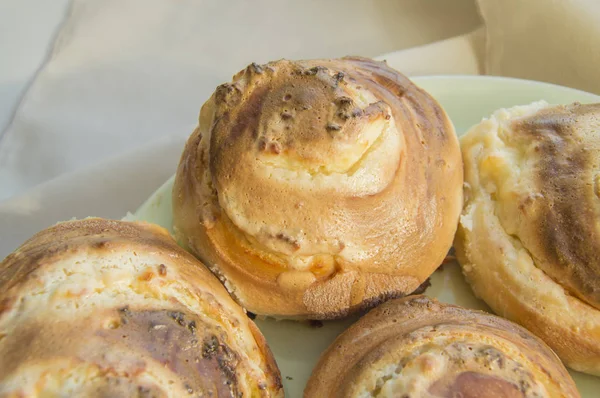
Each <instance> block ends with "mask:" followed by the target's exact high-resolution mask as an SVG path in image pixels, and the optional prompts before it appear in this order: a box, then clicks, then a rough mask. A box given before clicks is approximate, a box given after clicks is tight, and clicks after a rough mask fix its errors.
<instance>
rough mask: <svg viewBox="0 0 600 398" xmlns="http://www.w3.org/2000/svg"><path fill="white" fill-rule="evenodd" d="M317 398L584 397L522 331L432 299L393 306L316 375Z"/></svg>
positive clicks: (349, 338) (361, 327)
mask: <svg viewBox="0 0 600 398" xmlns="http://www.w3.org/2000/svg"><path fill="white" fill-rule="evenodd" d="M304 397H305V398H313V397H315V398H316V397H332V398H333V397H448V398H453V397H461V398H499V397H504V398H517V397H518V398H526V397H527V398H529V397H536V398H542V397H548V398H549V397H579V393H578V392H577V389H576V387H575V383H574V382H573V380H572V379H571V376H570V375H569V373H568V372H567V370H566V369H565V368H564V366H563V365H562V363H561V362H560V360H559V359H558V357H557V356H556V355H555V354H554V353H553V352H552V350H551V349H550V348H548V347H547V346H546V345H545V344H544V343H543V342H542V341H541V340H539V339H538V338H536V337H535V336H533V335H532V334H531V333H529V332H528V331H527V330H525V329H523V328H522V327H520V326H518V325H516V324H514V323H511V322H509V321H507V320H505V319H502V318H499V317H496V316H493V315H490V314H488V313H485V312H481V311H475V310H470V309H466V308H462V307H458V306H454V305H447V304H441V303H439V302H437V301H436V300H433V299H429V298H427V297H425V296H410V297H406V298H403V299H396V300H392V301H388V302H387V303H385V304H382V305H381V306H379V307H377V308H375V309H374V310H372V311H371V312H369V313H368V314H367V315H365V316H364V317H362V318H361V319H360V320H359V321H358V322H356V323H355V324H354V325H352V326H351V327H350V328H349V329H348V330H346V331H345V332H344V333H342V334H341V335H340V336H339V337H338V338H337V339H336V340H335V341H334V342H333V343H332V344H331V346H330V347H329V348H328V349H327V351H325V352H324V353H323V355H322V356H321V359H320V360H319V363H318V364H317V366H316V367H315V369H314V370H313V373H312V376H311V377H310V379H309V381H308V384H307V386H306V390H305V391H304Z"/></svg>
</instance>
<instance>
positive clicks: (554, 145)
mask: <svg viewBox="0 0 600 398" xmlns="http://www.w3.org/2000/svg"><path fill="white" fill-rule="evenodd" d="M599 126H600V104H595V105H579V104H573V105H569V106H552V107H551V106H548V105H547V104H544V103H536V104H532V105H531V106H528V107H516V108H512V109H510V110H501V111H498V112H496V113H495V114H494V115H493V116H492V117H491V118H490V119H489V120H485V121H484V122H482V123H481V124H480V125H478V126H475V127H474V128H473V129H472V130H471V131H470V132H469V133H467V134H466V135H465V136H464V137H463V138H462V141H461V144H462V150H463V157H464V159H465V183H466V190H465V198H466V200H465V207H464V210H463V216H462V217H461V224H460V226H459V230H458V233H457V236H456V241H455V246H456V249H457V256H458V259H459V261H460V263H461V265H462V267H463V272H464V273H465V276H466V277H467V280H468V281H469V282H470V283H471V285H472V286H473V289H474V291H475V293H476V294H477V295H478V296H479V297H481V298H482V299H483V300H485V301H486V302H487V304H488V305H489V306H490V307H491V308H492V309H493V310H494V311H495V312H496V313H498V314H499V315H501V316H504V317H507V318H509V319H511V320H513V321H515V322H518V323H520V324H522V325H523V326H525V327H526V328H528V329H529V330H531V331H532V332H533V333H535V334H536V335H537V336H539V337H541V338H542V339H543V340H544V341H545V342H546V343H547V344H548V345H550V346H551V347H552V348H553V349H554V350H555V351H556V352H557V354H558V355H559V356H560V357H561V359H562V360H563V361H564V362H565V363H566V364H567V365H568V366H570V367H572V368H574V369H576V370H579V371H583V372H587V373H591V374H595V375H600V310H599V307H598V304H599V298H600V258H599V257H598V254H597V253H598V248H599V247H600V232H599V231H600V227H599V224H598V223H597V220H598V219H600V200H599V198H598V195H597V192H598V190H597V187H598V184H597V173H598V164H599V163H598V162H599V159H600V139H599V138H598V132H599V131H600V127H599Z"/></svg>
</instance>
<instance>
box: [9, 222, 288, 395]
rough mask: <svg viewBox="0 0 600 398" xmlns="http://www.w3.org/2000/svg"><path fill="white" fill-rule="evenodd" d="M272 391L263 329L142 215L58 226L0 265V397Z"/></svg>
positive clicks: (275, 381)
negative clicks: (140, 217) (137, 218)
mask: <svg viewBox="0 0 600 398" xmlns="http://www.w3.org/2000/svg"><path fill="white" fill-rule="evenodd" d="M203 394H204V395H211V396H219V397H238V396H240V395H241V394H243V396H263V397H271V396H282V395H283V389H282V387H281V380H280V376H279V371H278V369H277V366H276V364H275V362H274V359H273V357H272V355H271V353H270V351H269V349H268V347H267V346H266V343H265V341H264V338H263V336H262V335H261V334H260V332H259V331H258V329H257V328H256V326H255V325H254V323H253V322H252V321H250V320H249V319H248V317H247V316H246V315H245V313H244V311H243V310H242V309H241V308H240V307H239V306H238V305H237V304H236V303H235V302H233V300H232V299H231V298H230V297H229V295H228V293H227V292H226V291H225V289H224V288H223V286H222V285H221V284H220V283H219V282H218V280H216V278H215V277H214V276H213V275H211V274H210V272H209V271H208V270H207V269H205V268H204V267H203V266H202V264H201V263H200V262H198V261H197V260H195V259H194V258H193V257H192V256H191V255H189V254H188V253H186V252H185V251H183V250H182V249H180V248H179V247H178V246H177V245H176V244H175V242H174V241H173V240H172V239H171V238H170V236H169V235H168V233H167V232H166V231H165V230H163V229H162V228H159V227H156V226H152V225H150V224H140V223H128V222H119V221H111V220H103V219H86V220H82V221H72V222H65V223H61V224H58V225H56V226H54V227H52V228H49V229H47V230H44V231H42V232H40V233H39V234H37V235H36V236H34V237H33V238H31V239H30V240H28V241H27V242H25V243H24V244H23V245H22V246H21V247H20V248H19V249H17V250H16V251H15V252H14V253H12V254H11V255H9V256H8V257H7V258H6V259H5V260H4V261H3V262H2V263H1V264H0V396H27V397H36V396H65V395H68V396H89V397H107V396H110V397H126V396H127V397H129V396H138V397H182V396H201V395H203Z"/></svg>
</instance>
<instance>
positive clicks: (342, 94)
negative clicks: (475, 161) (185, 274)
mask: <svg viewBox="0 0 600 398" xmlns="http://www.w3.org/2000/svg"><path fill="white" fill-rule="evenodd" d="M461 166H462V163H461V158H460V151H459V147H458V141H457V138H456V136H455V133H454V129H453V127H452V124H451V122H450V121H449V119H448V117H447V116H446V114H445V112H444V111H443V109H442V108H441V107H440V105H439V104H438V103H437V102H436V101H435V100H434V99H432V98H431V97H430V96H429V95H428V94H426V93H425V92H424V91H423V90H421V89H419V88H418V87H416V86H415V85H414V84H412V83H411V82H410V81H409V80H408V79H407V78H405V77H404V76H402V75H401V74H400V73H398V72H396V71H394V70H392V69H391V68H389V67H387V66H386V65H385V64H384V63H380V62H375V61H372V60H368V59H364V58H344V59H341V60H313V61H297V62H293V61H286V60H282V61H277V62H272V63H269V64H266V65H262V66H259V65H256V64H252V65H250V66H249V67H248V68H246V69H245V70H243V71H242V72H240V73H239V74H237V75H236V76H235V77H234V79H233V82H232V83H229V84H224V85H222V86H219V88H218V89H217V90H216V92H215V93H214V95H213V96H212V97H211V98H210V100H209V101H208V102H207V103H206V104H205V105H204V106H203V108H202V111H201V113H200V122H199V126H198V128H197V129H196V131H195V132H194V134H193V135H192V136H191V137H190V139H189V141H188V143H187V145H186V148H185V150H184V153H183V155H182V158H181V163H180V166H179V169H178V172H177V177H176V181H175V188H174V192H173V199H174V201H173V202H174V220H175V221H174V223H175V229H176V231H177V234H178V238H179V239H181V241H182V242H184V243H185V244H187V245H188V246H189V247H190V248H191V249H192V251H194V252H195V253H196V254H197V255H198V256H199V257H200V258H202V259H203V260H205V262H206V263H207V264H209V266H210V267H211V269H213V271H215V272H217V273H218V274H219V275H220V276H221V277H222V279H224V280H227V281H229V284H228V285H227V286H228V288H229V289H230V290H231V291H232V292H233V294H234V295H235V297H236V298H237V299H238V300H239V301H240V302H241V303H242V304H243V305H244V306H246V307H247V308H248V309H249V310H251V311H253V312H256V313H259V314H267V315H278V316H308V317H316V318H326V317H331V316H336V315H338V316H339V315H341V314H344V313H346V312H347V311H348V310H349V309H351V308H358V307H361V306H364V305H365V304H366V303H368V302H375V301H377V300H379V299H381V298H382V297H385V296H389V295H402V294H405V293H409V292H411V291H412V290H414V289H415V288H416V287H417V286H418V285H419V284H420V283H421V282H422V281H423V280H424V279H425V278H426V277H427V276H429V275H430V274H431V272H433V270H434V269H435V268H436V267H437V266H438V265H439V263H440V262H441V260H442V259H443V257H444V255H445V254H446V252H447V249H448V248H449V246H450V244H451V240H452V237H453V234H454V232H455V229H456V222H457V219H458V215H459V212H460V206H461V204H462V197H461V184H462V171H461Z"/></svg>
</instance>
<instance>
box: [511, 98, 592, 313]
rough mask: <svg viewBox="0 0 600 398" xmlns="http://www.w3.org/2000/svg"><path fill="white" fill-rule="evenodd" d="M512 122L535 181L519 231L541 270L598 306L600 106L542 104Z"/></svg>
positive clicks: (522, 203) (525, 201)
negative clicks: (544, 106) (537, 108)
mask: <svg viewBox="0 0 600 398" xmlns="http://www.w3.org/2000/svg"><path fill="white" fill-rule="evenodd" d="M512 127H513V132H512V137H513V138H512V139H513V140H514V141H513V143H511V145H515V147H516V148H518V149H519V151H520V152H521V154H522V156H527V158H528V159H529V160H528V167H529V168H530V169H529V170H528V171H527V173H528V180H529V181H530V183H531V184H532V186H530V187H529V192H530V194H529V195H527V196H525V197H524V198H521V199H522V200H521V201H520V203H519V206H520V207H521V209H522V211H523V213H524V215H525V217H520V218H519V221H520V222H518V221H517V223H518V225H516V228H517V235H518V236H519V237H520V239H521V242H522V243H523V245H524V246H525V247H526V248H527V250H529V251H530V252H531V254H532V256H533V258H534V260H535V263H536V265H537V266H538V267H539V268H541V269H542V270H543V271H544V272H546V273H547V274H548V275H550V276H551V277H552V278H553V279H555V280H557V281H559V282H560V284H561V285H563V286H564V287H565V288H566V289H567V290H568V291H570V292H571V293H572V294H574V295H576V296H577V297H579V298H581V299H582V300H584V301H586V302H587V303H588V304H590V305H592V306H594V307H596V308H600V223H599V220H600V199H599V197H598V195H599V192H600V184H599V183H600V180H599V177H598V176H599V172H600V104H592V105H580V104H575V105H568V106H558V107H549V108H544V109H542V110H540V111H538V112H537V113H535V114H533V115H532V116H529V117H527V118H525V119H523V120H516V121H515V122H514V123H513V126H512Z"/></svg>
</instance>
